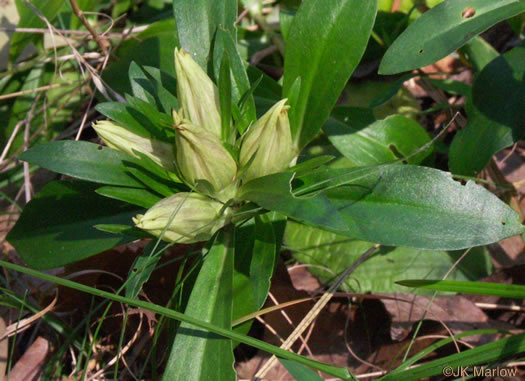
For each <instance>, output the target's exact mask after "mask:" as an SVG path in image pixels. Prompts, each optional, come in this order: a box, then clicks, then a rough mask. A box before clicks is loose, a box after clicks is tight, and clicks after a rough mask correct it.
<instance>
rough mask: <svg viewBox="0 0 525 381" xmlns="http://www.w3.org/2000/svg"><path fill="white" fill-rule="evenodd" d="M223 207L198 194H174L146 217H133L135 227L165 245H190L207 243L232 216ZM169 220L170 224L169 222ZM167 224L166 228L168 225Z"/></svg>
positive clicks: (153, 208) (152, 209)
mask: <svg viewBox="0 0 525 381" xmlns="http://www.w3.org/2000/svg"><path fill="white" fill-rule="evenodd" d="M222 209H223V204H221V203H220V202H217V201H214V200H212V199H210V198H208V197H206V196H203V195H200V194H197V193H185V192H181V193H177V194H175V195H173V196H171V197H168V198H165V199H163V200H160V201H159V202H157V203H156V204H155V205H153V206H152V207H151V208H150V209H149V210H148V211H147V212H146V214H144V215H142V214H139V215H137V216H136V217H135V218H133V222H134V223H135V225H136V227H137V228H140V229H142V230H145V231H147V232H148V233H150V234H152V235H154V236H156V237H160V236H161V235H162V232H163V231H164V234H163V235H162V239H163V240H164V241H167V242H175V243H193V242H201V241H207V240H209V239H210V238H211V237H212V236H213V235H214V234H215V232H216V231H217V230H219V229H220V228H221V227H223V226H224V225H225V224H226V223H227V222H228V221H227V217H228V216H229V214H231V211H230V209H229V208H226V209H225V210H224V212H223V215H221V210H222ZM170 221H171V222H170ZM168 224H169V225H168Z"/></svg>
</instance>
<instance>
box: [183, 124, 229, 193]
mask: <svg viewBox="0 0 525 381" xmlns="http://www.w3.org/2000/svg"><path fill="white" fill-rule="evenodd" d="M175 143H176V144H175V145H176V155H175V162H176V163H177V168H178V169H179V173H180V174H181V175H182V177H183V178H184V180H185V181H186V182H187V183H188V184H189V185H191V186H196V185H197V182H198V181H199V180H205V181H206V182H207V183H209V184H210V185H211V186H213V189H214V191H215V192H217V193H219V192H220V191H222V190H223V189H225V188H227V187H229V186H230V185H231V184H232V183H233V182H234V180H235V176H236V175H237V164H236V163H235V160H234V159H233V158H232V156H231V155H230V153H229V152H228V151H227V150H226V148H224V146H223V145H222V143H221V141H220V139H219V138H218V137H216V136H215V135H214V134H212V133H210V132H208V131H206V130H205V129H204V128H202V127H200V126H196V125H194V124H190V123H186V122H185V123H182V124H181V125H180V126H176V127H175ZM214 196H215V195H214ZM220 199H221V198H220Z"/></svg>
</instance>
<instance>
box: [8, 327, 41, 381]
mask: <svg viewBox="0 0 525 381" xmlns="http://www.w3.org/2000/svg"><path fill="white" fill-rule="evenodd" d="M48 353H49V342H48V341H47V340H46V339H44V338H43V337H41V336H39V337H37V339H36V340H35V341H34V342H33V344H31V346H30V347H29V348H28V349H27V351H26V352H25V353H24V355H23V356H22V357H21V358H20V360H18V362H17V363H16V364H15V366H14V367H13V369H12V370H11V373H10V376H9V380H10V381H37V380H39V379H40V375H41V374H42V371H43V370H44V365H45V363H46V357H47V355H48Z"/></svg>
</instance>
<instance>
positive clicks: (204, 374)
mask: <svg viewBox="0 0 525 381" xmlns="http://www.w3.org/2000/svg"><path fill="white" fill-rule="evenodd" d="M233 256H234V238H233V233H232V232H230V231H228V232H225V231H220V232H219V233H218V235H217V236H216V238H215V241H214V243H213V245H212V247H211V249H210V251H209V253H208V255H207V256H206V258H205V259H204V264H203V266H202V268H201V270H200V272H199V275H198V277H197V280H196V281H195V285H194V287H193V289H192V292H191V296H190V299H189V301H188V306H187V307H186V311H185V314H186V315H188V316H191V317H194V318H197V319H199V320H204V321H206V322H209V323H212V324H214V325H217V326H219V327H222V328H225V329H231V326H232V276H233ZM233 363H234V357H233V348H232V342H231V340H229V339H226V338H224V337H220V336H216V335H214V334H211V333H208V332H206V331H201V330H196V329H195V328H194V327H193V326H192V325H190V324H187V323H182V324H181V325H180V327H179V329H178V330H177V336H176V337H175V341H174V343H173V346H172V349H171V353H170V357H169V360H168V363H167V365H166V370H165V372H164V375H163V377H162V379H163V380H170V381H171V380H181V381H184V380H196V381H198V380H217V381H226V380H232V381H234V380H235V379H236V375H235V371H234V369H233Z"/></svg>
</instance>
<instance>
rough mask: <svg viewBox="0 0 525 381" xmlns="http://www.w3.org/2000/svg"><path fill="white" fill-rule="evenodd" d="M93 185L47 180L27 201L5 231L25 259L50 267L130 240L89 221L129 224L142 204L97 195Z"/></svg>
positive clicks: (36, 264)
mask: <svg viewBox="0 0 525 381" xmlns="http://www.w3.org/2000/svg"><path fill="white" fill-rule="evenodd" d="M95 189H96V185H95V184H89V183H84V182H78V181H56V182H51V183H49V184H48V185H46V186H45V187H44V189H42V191H41V192H40V193H38V194H37V195H36V196H35V197H34V198H33V199H32V200H31V202H29V204H27V205H26V207H25V208H24V211H23V213H22V215H21V216H20V218H19V219H18V222H17V224H16V225H15V227H14V228H13V229H12V230H11V232H10V233H9V235H8V236H7V240H8V241H9V242H10V243H11V244H12V245H13V246H14V247H15V249H16V250H17V252H18V254H19V255H20V257H21V258H22V260H23V261H24V262H25V263H27V264H28V265H29V266H31V267H34V268H38V269H51V268H55V267H59V266H63V265H65V264H68V263H72V262H76V261H79V260H81V259H83V258H86V257H89V256H91V255H94V254H98V253H100V252H102V251H104V250H108V249H111V248H113V247H115V246H118V245H122V244H125V243H128V242H130V241H132V240H134V238H130V237H124V236H121V235H114V234H109V233H105V232H102V231H99V230H97V229H95V228H93V226H94V225H97V224H130V222H131V218H132V217H133V216H135V215H136V214H138V213H141V212H143V211H144V209H142V208H138V207H136V206H131V205H126V204H123V203H122V202H120V201H117V200H112V199H109V198H105V197H101V196H99V195H97V194H96V193H95Z"/></svg>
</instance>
